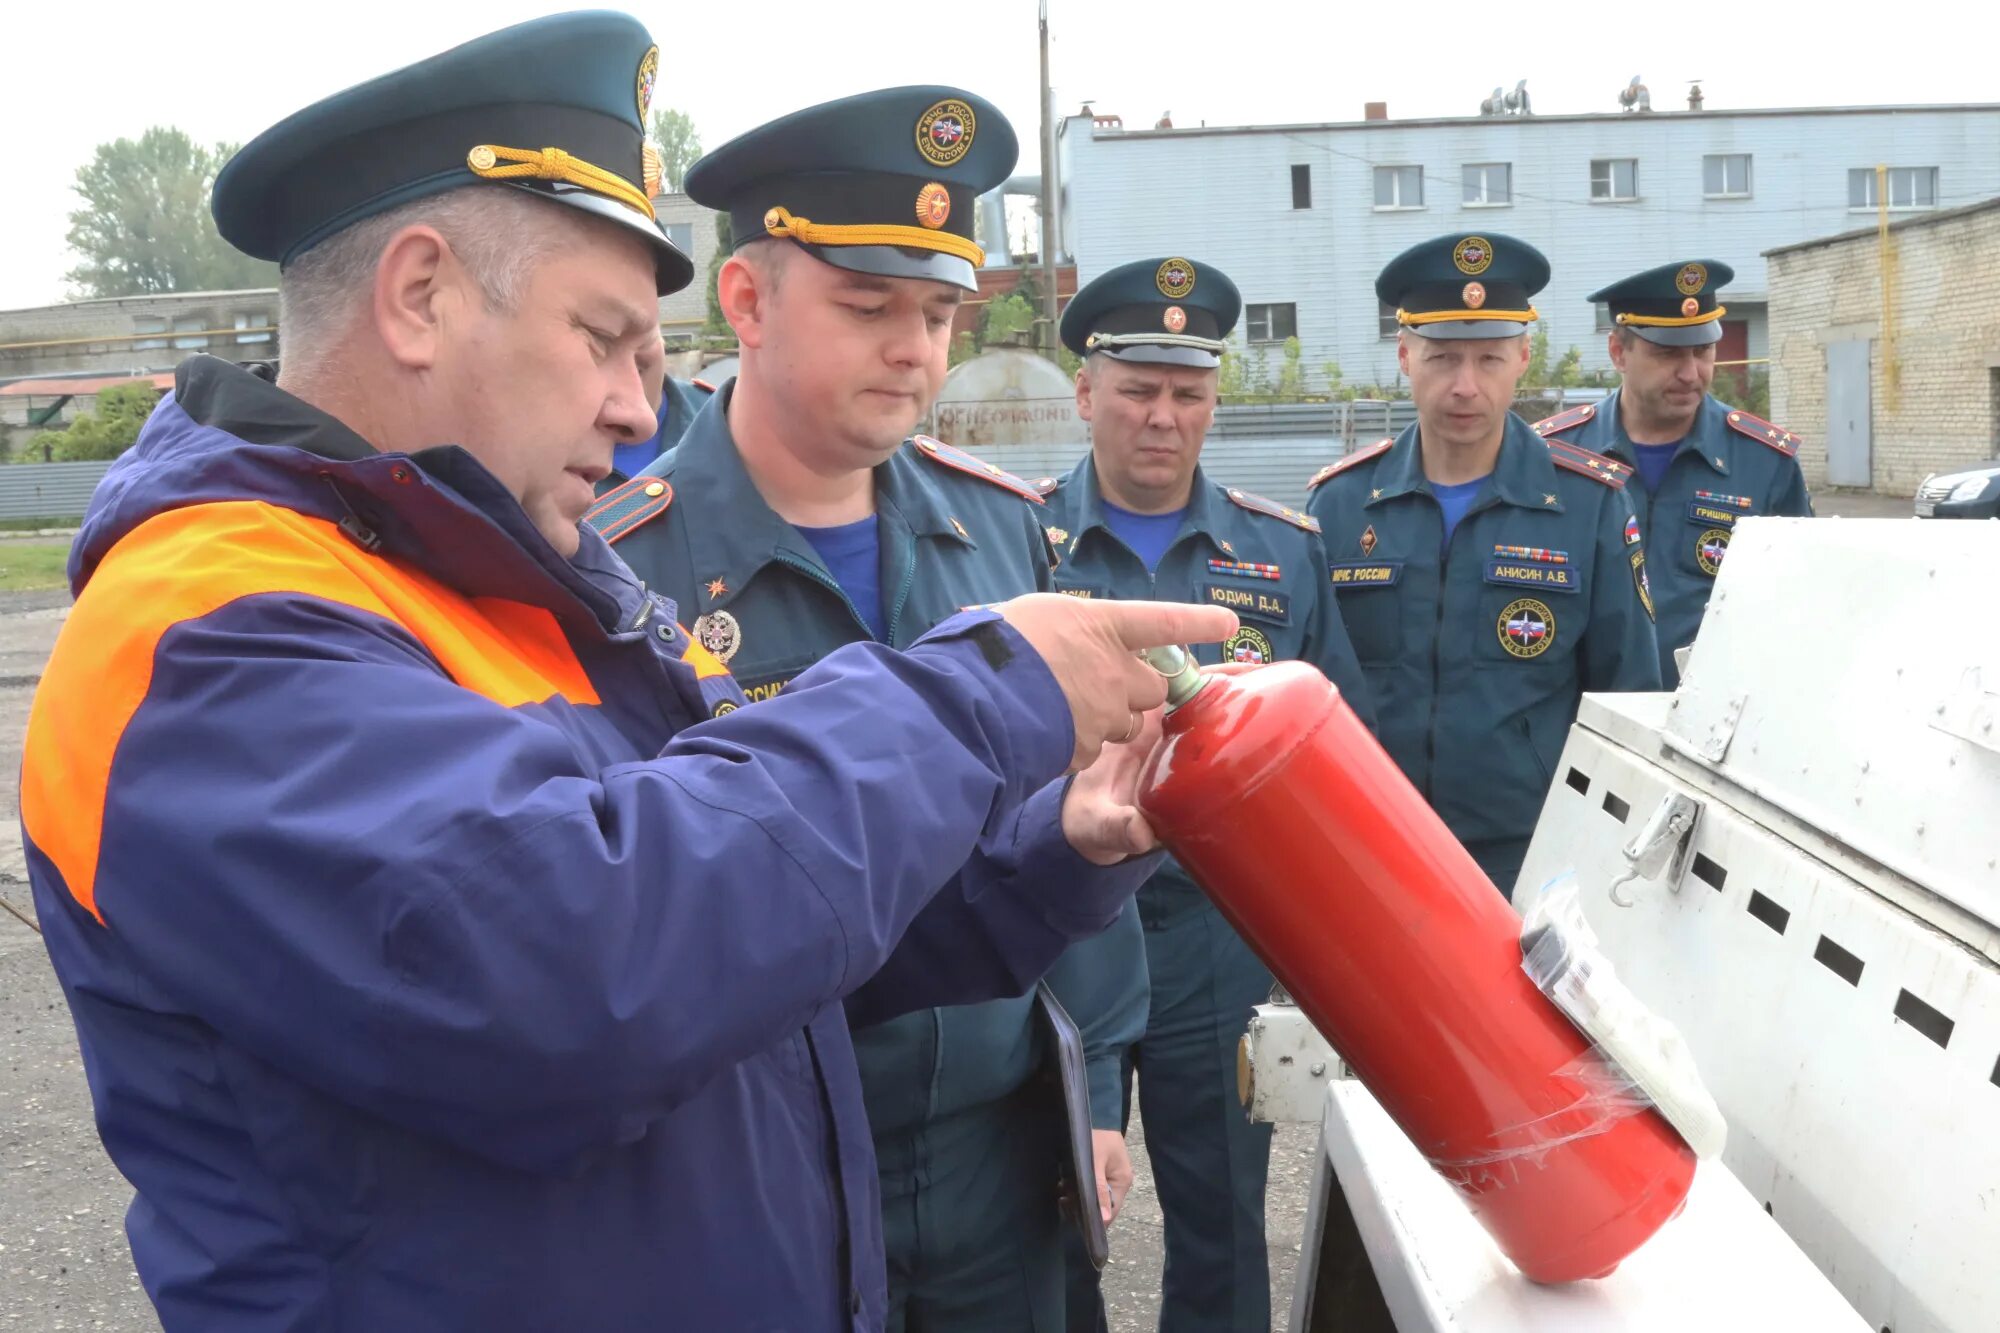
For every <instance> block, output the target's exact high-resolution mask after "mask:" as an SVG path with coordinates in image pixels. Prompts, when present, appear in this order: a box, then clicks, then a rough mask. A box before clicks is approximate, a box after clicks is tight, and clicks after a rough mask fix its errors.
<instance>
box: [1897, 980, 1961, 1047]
mask: <svg viewBox="0 0 2000 1333" xmlns="http://www.w3.org/2000/svg"><path fill="white" fill-rule="evenodd" d="M1896 1017H1897V1018H1899V1019H1901V1020H1902V1021H1903V1022H1905V1023H1908V1024H1909V1025H1910V1026H1911V1027H1913V1028H1915V1029H1916V1030H1917V1031H1919V1032H1921V1033H1923V1034H1924V1035H1925V1036H1926V1037H1929V1038H1930V1039H1931V1040H1932V1041H1934V1042H1936V1043H1937V1044H1938V1045H1939V1046H1941V1047H1942V1046H1946V1045H1948V1044H1949V1043H1950V1042H1951V1029H1952V1026H1953V1024H1952V1021H1951V1020H1950V1019H1949V1018H1947V1017H1945V1016H1944V1015H1943V1014H1941V1013H1939V1012H1938V1011H1937V1010H1935V1009H1933V1008H1931V1007H1930V1006H1929V1005H1927V1004H1925V1003H1924V1002H1923V1001H1922V1000H1919V999H1918V998H1917V997H1916V996H1914V995H1912V994H1910V993H1909V992H1908V991H1903V992H1902V993H1900V994H1899V995H1897V996H1896Z"/></svg>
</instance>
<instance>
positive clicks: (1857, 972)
mask: <svg viewBox="0 0 2000 1333" xmlns="http://www.w3.org/2000/svg"><path fill="white" fill-rule="evenodd" d="M1813 961H1814V962H1817V963H1819V964H1820V965H1822V966H1823V967H1825V968H1826V970H1827V971H1829V972H1831V973H1833V975H1835V976H1836V977H1839V978H1840V979H1841V980H1842V981H1844V982H1846V983H1847V984H1848V985H1850V986H1859V985H1860V984H1861V969H1862V968H1863V967H1864V966H1865V964H1864V963H1862V961H1861V960H1860V959H1859V958H1856V957H1855V956H1854V955H1853V954H1851V953H1849V952H1848V951H1847V950H1845V949H1843V948H1841V947H1840V946H1839V945H1838V944H1835V943H1834V942H1833V941H1832V940H1830V939H1828V938H1827V937H1826V936H1824V935H1822V936H1820V937H1819V947H1818V948H1816V949H1814V950H1813Z"/></svg>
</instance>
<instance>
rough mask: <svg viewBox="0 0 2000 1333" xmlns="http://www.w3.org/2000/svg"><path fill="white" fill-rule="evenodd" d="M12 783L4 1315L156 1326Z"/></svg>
mask: <svg viewBox="0 0 2000 1333" xmlns="http://www.w3.org/2000/svg"><path fill="white" fill-rule="evenodd" d="M1819 512H1820V513H1821V514H1823V515H1840V516H1849V517H1891V516H1893V517H1907V516H1908V515H1909V512H1910V502H1909V501H1908V500H1907V499H1901V498H1895V497H1883V496H1875V495H1869V494H1854V493H1835V494H1826V495H1822V496H1821V497H1820V498H1819ZM68 601H69V599H68V597H67V595H66V594H64V593H61V592H48V593H8V594H0V773H6V774H10V775H11V774H16V773H18V772H19V771H20V761H21V738H22V733H23V732H24V730H25V728H26V726H27V718H28V705H29V701H30V700H31V698H32V697H33V693H34V687H35V684H36V682H37V681H39V680H40V678H41V671H42V665H43V663H44V662H45V661H46V659H47V657H48V654H49V650H50V648H51V647H52V646H53V645H54V643H55V637H56V634H57V632H58V631H59V630H60V629H61V626H62V620H63V617H64V616H65V615H66V607H67V603H68ZM18 798H19V793H18V789H17V787H16V785H15V783H14V782H13V781H11V780H10V781H6V782H4V783H0V1330H5V1329H31V1330H35V1331H36V1333H42V1330H49V1331H50V1333H57V1331H58V1330H70V1329H109V1330H116V1331H117V1333H136V1331H137V1330H152V1329H157V1328H158V1327H159V1325H158V1323H157V1321H156V1320H155V1319H154V1318H153V1314H152V1310H151V1307H150V1306H149V1305H148V1304H147V1302H146V1299H145V1295H144V1293H143V1292H142V1291H141V1290H140V1288H139V1284H138V1281H137V1279H136V1278H135V1277H134V1275H133V1272H132V1262H131V1254H130V1252H129V1250H128V1249H127V1248H126V1244H125V1235H124V1229H123V1224H124V1214H125V1207H126V1205H127V1203H129V1202H130V1199H131V1190H130V1188H129V1187H128V1186H127V1185H126V1184H125V1181H124V1179H123V1178H122V1177H120V1176H119V1175H118V1173H117V1172H116V1171H115V1170H113V1169H112V1166H111V1163H110V1161H109V1160H108V1159H107V1158H106V1157H105V1155H104V1150H103V1148H102V1146H101V1145H100V1144H99V1142H98V1138H97V1132H96V1128H95V1126H94V1125H93V1123H92V1119H91V1107H90V1097H89V1093H88V1091H87V1089H86V1088H85V1086H84V1078H83V1068H82V1063H81V1061H80V1060H79V1058H78V1056H77V1049H76V1034H75V1030H74V1029H73V1028H72V1027H71V1025H70V1020H69V1012H68V1008H67V1006H66V1005H65V1004H64V1002H63V998H62V992H61V990H60V989H59V988H58V987H57V985H56V981H55V976H54V974H53V973H52V972H51V971H50V969H49V962H48V956H47V954H45V953H44V952H43V950H42V946H41V941H40V938H39V937H38V936H37V935H36V934H35V932H34V931H33V930H32V929H30V928H29V926H27V925H26V924H24V923H23V922H22V921H21V920H20V919H18V918H17V917H16V916H15V915H14V914H13V913H12V912H9V911H6V910H3V909H4V908H8V907H11V908H12V909H14V912H19V913H21V914H23V915H25V916H28V917H29V918H32V916H33V913H34V908H33V905H32V904H31V902H30V901H29V898H28V893H27V884H26V882H25V878H26V877H25V873H24V866H23V862H22V857H21V846H20V828H19V811H18V807H17V801H18ZM1315 1131H1316V1127H1314V1126H1306V1125H1288V1126H1282V1127H1280V1129H1279V1131H1278V1135H1277V1142H1276V1145H1275V1147H1274V1148H1273V1151H1272V1156H1271V1183H1270V1192H1269V1197H1268V1200H1267V1204H1266V1221H1267V1224H1268V1228H1269V1235H1270V1245H1271V1289H1272V1312H1273V1319H1274V1323H1275V1325H1276V1326H1277V1327H1279V1328H1282V1327H1284V1323H1285V1319H1286V1315H1287V1312H1288V1311H1289V1309H1290V1306H1291V1290H1292V1274H1293V1271H1294V1269H1295V1267H1296V1265H1297V1260H1298V1251H1299V1242H1300V1236H1301V1233H1302V1230H1303V1227H1304V1219H1305V1207H1306V1194H1307V1192H1308V1190H1309V1189H1310V1188H1311V1183H1312V1167H1313V1147H1314V1143H1315V1136H1316V1135H1315ZM1144 1137H1145V1127H1144V1125H1143V1124H1138V1123H1135V1125H1134V1130H1133V1138H1134V1141H1135V1145H1134V1152H1133V1159H1134V1164H1135V1167H1136V1173H1137V1180H1136V1182H1135V1183H1134V1185H1133V1187H1132V1192H1131V1194H1130V1196H1129V1197H1128V1199H1127V1202H1126V1205H1125V1212H1124V1215H1123V1216H1122V1217H1120V1219H1119V1221H1118V1223H1117V1225H1116V1227H1115V1228H1114V1229H1113V1231H1112V1261H1111V1264H1110V1266H1109V1267H1108V1268H1107V1269H1106V1270H1105V1275H1104V1290H1105V1295H1106V1303H1107V1305H1108V1306H1109V1309H1110V1312H1111V1327H1112V1329H1113V1330H1114V1333H1142V1331H1143V1330H1150V1329H1152V1328H1153V1327H1154V1326H1155V1321H1156V1319H1157V1315H1158V1309H1159V1287H1160V1270H1161V1263H1162V1242H1163V1233H1162V1230H1161V1221H1160V1210H1159V1199H1158V1196H1157V1195H1156V1194H1155V1192H1154V1190H1153V1184H1152V1178H1151V1173H1150V1172H1149V1171H1148V1169H1147V1165H1146V1156H1145V1152H1144V1148H1143V1141H1144Z"/></svg>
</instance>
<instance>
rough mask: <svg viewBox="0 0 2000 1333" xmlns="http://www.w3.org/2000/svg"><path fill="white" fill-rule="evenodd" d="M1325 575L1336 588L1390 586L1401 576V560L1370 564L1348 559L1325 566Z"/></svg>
mask: <svg viewBox="0 0 2000 1333" xmlns="http://www.w3.org/2000/svg"><path fill="white" fill-rule="evenodd" d="M1327 575H1328V576H1329V577H1330V578H1332V580H1333V586H1334V587H1336V588H1392V587H1394V586H1395V585H1396V581H1397V580H1398V579H1400V578H1402V577H1403V562H1402V561H1400V560H1384V561H1381V562H1380V563H1376V564H1370V563H1368V562H1367V561H1350V562H1346V563H1343V564H1338V565H1329V566H1327Z"/></svg>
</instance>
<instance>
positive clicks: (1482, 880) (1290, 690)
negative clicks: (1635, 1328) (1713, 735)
mask: <svg viewBox="0 0 2000 1333" xmlns="http://www.w3.org/2000/svg"><path fill="white" fill-rule="evenodd" d="M1170 697H1172V696H1170ZM1180 697H1181V698H1182V699H1183V700H1184V701H1183V702H1181V703H1180V706H1179V707H1178V708H1177V709H1176V710H1175V711H1174V712H1173V713H1171V714H1170V715H1169V717H1168V718H1167V723H1166V736H1165V738H1164V739H1163V740H1162V742H1161V744H1160V746H1159V748H1158V749H1157V750H1156V751H1155V752H1154V754H1153V756H1152V758H1151V759H1150V760H1149V761H1148V765H1147V769H1146V772H1145V774H1144V775H1143V776H1142V779H1141V787H1140V798H1139V799H1140V805H1141V807H1142V808H1143V809H1144V810H1145V812H1146V814H1147V817H1148V819H1149V820H1150V821H1151V822H1152V825H1153V827H1154V828H1155V829H1156V830H1158V832H1159V834H1160V836H1161V838H1162V839H1163V841H1165V842H1166V843H1167V845H1168V847H1169V848H1170V849H1171V850H1172V851H1173V853H1174V854H1175V856H1176V857H1178V858H1179V860H1180V862H1181V864H1182V866H1183V867H1185V868H1186V869H1187V871H1188V873H1189V874H1190V875H1191V876H1192V877H1193V878H1194V879H1195V881H1196V882H1197V883H1199V884H1200V885H1201V886H1202V887H1203V888H1204V889H1206V890H1207V891H1208V894H1209V896H1210V898H1211V899H1213V901H1214V902H1215V904H1216V906H1217V907H1218V908H1219V909H1220V910H1221V912H1222V913H1223V915H1224V916H1226V917H1227V918H1228V919H1229V921H1230V923H1231V924H1232V925H1233V926H1234V927H1235V928H1236V930H1237V932H1238V933H1239V934H1241V935H1242V937H1243V939H1244V941H1245V942H1246V943H1247V944H1249V946H1250V947H1251V948H1252V949H1254V950H1256V951H1257V953H1258V954H1259V955H1260V956H1261V957H1262V958H1263V959H1264V960H1265V962H1267V963H1268V964H1269V965H1270V967H1271V970H1272V972H1273V973H1274V974H1275V975H1276V977H1277V979H1278V980H1279V981H1280V982H1281V983H1282V984H1283V985H1284V987H1285V989H1286V990H1287V991H1288V992H1290V994H1291V995H1292V997H1293V999H1294V1000H1296V1001H1297V1003H1298V1005H1299V1007H1300V1008H1301V1009H1303V1010H1304V1011H1305V1013H1306V1016H1307V1017H1308V1018H1310V1019H1311V1020H1312V1022H1313V1024H1314V1026H1316V1027H1317V1028H1318V1029H1319V1030H1320V1032H1321V1033H1322V1034H1324V1035H1325V1036H1326V1038H1327V1040H1328V1041H1329V1042H1330V1043H1331V1044H1332V1045H1333V1047H1334V1049H1336V1050H1338V1051H1339V1052H1340V1053H1341V1056H1342V1058H1343V1059H1344V1060H1345V1061H1346V1063H1347V1064H1348V1065H1349V1066H1350V1067H1351V1068H1352V1069H1353V1070H1354V1071H1355V1074H1356V1076H1357V1077H1358V1078H1360V1080H1361V1081H1362V1083H1363V1084H1365V1085H1366V1086H1367V1088H1368V1090H1369V1091H1370V1092H1371V1093H1372V1094H1373V1095H1374V1096H1375V1099H1376V1100H1377V1101H1378V1102H1380V1103H1381V1105H1382V1108H1383V1109H1384V1110H1385V1111H1386V1112H1387V1113H1388V1114H1389V1116H1390V1118H1391V1119H1393V1120H1394V1121H1395V1122H1396V1124H1397V1125H1398V1126H1399V1127H1400V1128H1401V1129H1402V1131H1403V1132H1404V1133H1405V1134H1406V1135H1408V1136H1409V1139H1410V1142H1411V1143H1412V1144H1413V1145H1414V1146H1415V1147H1416V1149H1417V1151H1419V1152H1420V1153H1422V1154H1423V1155H1424V1156H1425V1157H1426V1158H1427V1159H1428V1160H1430V1161H1431V1162H1432V1164H1433V1165H1434V1166H1435V1167H1436V1168H1437V1170H1438V1171H1439V1173H1440V1174H1441V1175H1443V1176H1444V1177H1445V1179H1446V1180H1448V1181H1450V1182H1451V1183H1452V1185H1454V1186H1455V1187H1456V1188H1457V1190H1458V1193H1459V1195H1460V1197H1461V1198H1462V1199H1463V1200H1464V1201H1465V1203H1466V1205H1467V1207H1469V1208H1470V1209H1471V1210H1472V1213H1473V1215H1474V1216H1475V1217H1476V1218H1477V1219H1478V1220H1479V1222H1480V1223H1481V1224H1482V1225H1483V1226H1484V1227H1485V1228H1486V1230H1487V1231H1488V1232H1489V1234H1491V1235H1492V1236H1493V1238H1494V1241H1495V1242H1496V1243H1497V1244H1498V1245H1499V1247H1500V1249H1501V1250H1502V1252H1503V1253H1505V1254H1506V1255H1507V1256H1508V1258H1510V1259H1511V1260H1512V1261H1513V1262H1514V1263H1515V1265H1516V1266H1517V1267H1519V1268H1520V1269H1521V1271H1522V1272H1523V1273H1525V1274H1527V1275H1528V1276H1529V1277H1531V1278H1534V1279H1535V1280H1537V1281H1541V1282H1569V1281H1575V1280H1577V1279H1580V1278H1589V1277H1598V1276H1602V1275H1603V1274H1605V1273H1608V1272H1610V1271H1611V1270H1612V1269H1613V1268H1615V1267H1616V1266H1617V1265H1618V1263H1619V1261H1620V1260H1622V1259H1623V1258H1624V1257H1625V1256H1626V1255H1628V1254H1630V1253H1631V1252H1632V1251H1633V1250H1634V1249H1637V1248H1638V1247H1639V1246H1640V1245H1641V1244H1643V1243H1644V1242H1645V1240H1646V1239H1647V1237H1649V1236H1651V1235H1652V1234H1653V1233H1654V1232H1655V1231H1657V1230H1658V1229H1659V1228H1660V1227H1661V1226H1663V1225H1664V1224H1665V1223H1666V1222H1667V1221H1668V1219H1670V1218H1672V1217H1673V1216H1674V1215H1675V1214H1676V1213H1677V1212H1678V1211H1679V1210H1680V1208H1681V1206H1682V1205H1683V1203H1684V1202H1685V1201H1686V1197H1687V1190H1688V1186H1689V1184H1690V1183H1691V1182H1692V1180H1693V1176H1694V1162H1695V1159H1694V1154H1693V1152H1692V1151H1690V1150H1689V1148H1688V1146H1687V1145H1686V1144H1685V1143H1683V1142H1682V1141H1681V1139H1680V1136H1679V1135H1678V1134H1676V1133H1675V1132H1674V1130H1673V1129H1672V1127H1670V1126H1669V1125H1668V1124H1667V1122H1666V1121H1665V1120H1664V1119H1662V1118H1661V1117H1660V1116H1659V1115H1658V1114H1657V1113H1656V1112H1655V1111H1654V1110H1652V1109H1651V1108H1650V1107H1647V1106H1645V1105H1643V1104H1642V1103H1641V1102H1640V1100H1639V1099H1637V1098H1635V1097H1633V1096H1632V1095H1631V1094H1630V1092H1629V1089H1628V1090H1627V1091H1626V1092H1625V1093H1623V1094H1620V1093H1619V1091H1618V1090H1617V1088H1616V1087H1615V1086H1607V1085H1606V1084H1605V1083H1604V1082H1603V1080H1602V1079H1601V1077H1600V1074H1601V1071H1602V1070H1603V1068H1604V1067H1605V1066H1604V1064H1603V1061H1602V1058H1601V1057H1600V1056H1597V1055H1596V1053H1595V1050H1594V1048H1593V1046H1592V1043H1591V1042H1590V1040H1589V1039H1588V1038H1586V1037H1585V1036H1584V1035H1583V1034H1582V1033H1581V1032H1579V1031H1578V1029H1577V1028H1576V1026H1575V1025H1573V1024H1572V1023H1571V1022H1570V1021H1569V1019H1568V1018H1566V1017H1564V1015H1563V1013H1562V1012H1561V1011H1560V1010H1559V1009H1557V1008H1556V1006H1555V1005H1554V1004H1553V1003H1552V1002H1551V1001H1550V999H1549V997H1548V996H1546V995H1544V994H1543V993H1542V992H1541V991H1540V990H1538V989H1537V988H1536V986H1535V983H1534V982H1533V981H1532V980H1531V979H1530V978H1529V976H1528V974H1527V973H1526V972H1525V971H1524V970H1523V969H1522V960H1521V919H1520V917H1518V916H1516V915H1515V913H1514V910H1513V909H1512V908H1511V907H1509V906H1508V905H1507V900H1506V899H1505V898H1504V897H1503V896H1502V895H1501V894H1500V892H1499V891H1498V890H1497V889H1495V888H1494V886H1493V884H1492V881H1490V880H1488V879H1487V878H1486V876H1485V875H1484V874H1483V873H1481V871H1480V869H1479V866H1478V864H1477V863H1476V862H1474V861H1473V859H1472V857H1471V856H1470V855H1469V854H1468V853H1467V852H1466V851H1465V849H1464V848H1463V847H1461V846H1460V845H1459V844H1458V842H1457V841H1456V840H1455V839H1453V838H1452V836H1451V833H1450V831H1449V830H1447V829H1446V828H1445V826H1444V824H1443V823H1442V822H1441V821H1440V820H1439V819H1438V817H1437V815H1436V814H1435V813H1434V812H1433V811H1432V810H1431V809H1430V807H1429V805H1428V804H1426V803H1425V801H1424V799H1423V796H1422V795H1421V794H1420V793H1419V792H1417V790H1416V789H1415V788H1413V787H1412V786H1411V785H1410V783H1409V780H1408V779H1407V778H1405V777H1404V776H1403V774H1402V771H1401V770H1400V769H1398V768H1397V767H1396V764H1395V761H1394V760H1392V759H1391V758H1390V757H1389V756H1388V754H1387V753H1385V752H1384V751H1383V749H1382V747H1381V746H1380V745H1378V744H1377V743H1376V741H1375V738H1374V737H1373V736H1372V735H1370V734H1369V732H1368V729H1367V728H1366V727H1365V726H1363V725H1362V723H1361V721H1360V720H1359V719H1358V718H1356V717H1355V715H1354V712H1353V710H1352V709H1350V708H1348V707H1347V705H1346V704H1345V702H1343V701H1342V700H1341V698H1340V697H1339V694H1338V692H1337V691H1336V690H1335V689H1334V688H1333V686H1332V685H1330V684H1329V683H1328V682H1327V680H1326V678H1325V677H1324V676H1322V675H1320V674H1319V673H1318V672H1317V671H1315V670H1313V669H1312V668H1311V667H1309V666H1306V665H1303V664H1300V663H1294V662H1287V663H1279V664H1277V665H1274V666H1269V667H1262V668H1259V669H1258V670H1256V671H1252V672H1249V673H1247V674H1243V675H1238V676H1214V677H1210V678H1208V680H1207V681H1206V683H1205V684H1202V685H1201V687H1200V688H1199V689H1198V690H1196V691H1194V692H1193V693H1192V694H1191V695H1190V694H1187V693H1186V692H1185V690H1183V691H1180Z"/></svg>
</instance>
